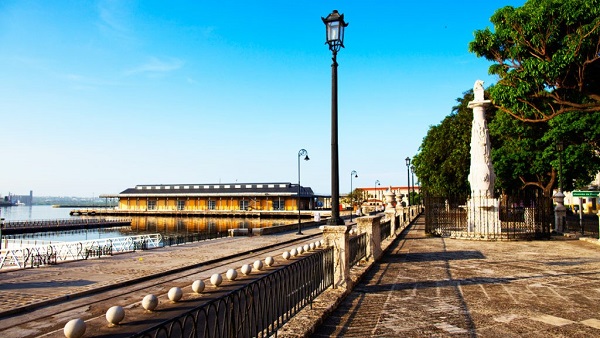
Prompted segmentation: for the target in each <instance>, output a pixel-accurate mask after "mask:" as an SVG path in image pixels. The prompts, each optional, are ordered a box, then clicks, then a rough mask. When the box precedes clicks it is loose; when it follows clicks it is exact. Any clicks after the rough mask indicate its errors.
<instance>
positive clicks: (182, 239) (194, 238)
mask: <svg viewBox="0 0 600 338" xmlns="http://www.w3.org/2000/svg"><path fill="white" fill-rule="evenodd" d="M227 236H229V233H228V232H227V231H220V232H199V233H193V234H187V235H177V236H163V240H162V243H163V247H165V246H172V245H179V244H184V243H193V242H200V241H206V240H209V239H216V238H222V237H227Z"/></svg>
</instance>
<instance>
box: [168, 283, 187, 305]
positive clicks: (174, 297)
mask: <svg viewBox="0 0 600 338" xmlns="http://www.w3.org/2000/svg"><path fill="white" fill-rule="evenodd" d="M167 297H169V300H171V301H172V302H173V303H177V302H178V301H180V300H181V297H183V291H181V288H178V287H176V286H175V287H172V288H171V289H169V293H167Z"/></svg>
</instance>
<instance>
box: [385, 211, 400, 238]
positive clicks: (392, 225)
mask: <svg viewBox="0 0 600 338" xmlns="http://www.w3.org/2000/svg"><path fill="white" fill-rule="evenodd" d="M385 216H386V217H387V218H389V219H390V237H394V236H396V228H397V226H398V225H397V224H396V220H397V219H398V216H397V215H396V209H390V210H386V211H385Z"/></svg>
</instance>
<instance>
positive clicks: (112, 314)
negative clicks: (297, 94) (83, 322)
mask: <svg viewBox="0 0 600 338" xmlns="http://www.w3.org/2000/svg"><path fill="white" fill-rule="evenodd" d="M124 318H125V310H124V309H123V307H122V306H119V305H115V306H112V307H111V308H110V309H108V310H107V311H106V321H107V322H108V324H109V326H115V325H119V323H121V322H122V321H123V319H124Z"/></svg>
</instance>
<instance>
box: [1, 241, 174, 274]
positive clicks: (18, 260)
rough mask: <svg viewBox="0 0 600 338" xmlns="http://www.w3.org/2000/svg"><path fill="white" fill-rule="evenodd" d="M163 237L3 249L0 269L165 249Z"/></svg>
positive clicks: (61, 243) (58, 243)
mask: <svg viewBox="0 0 600 338" xmlns="http://www.w3.org/2000/svg"><path fill="white" fill-rule="evenodd" d="M161 243H162V236H161V235H160V234H150V235H137V236H126V237H114V238H104V239H95V240H88V241H79V242H56V243H52V244H47V245H38V246H24V247H11V248H8V249H2V250H0V269H10V268H13V269H24V268H26V267H27V265H28V264H30V266H39V265H46V264H56V263H58V262H63V261H73V260H81V259H87V258H89V257H96V256H100V255H101V254H106V253H108V252H110V254H113V253H121V252H129V251H135V250H138V249H142V248H143V249H153V248H158V247H161V246H162V245H161Z"/></svg>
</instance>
